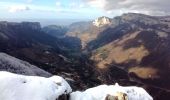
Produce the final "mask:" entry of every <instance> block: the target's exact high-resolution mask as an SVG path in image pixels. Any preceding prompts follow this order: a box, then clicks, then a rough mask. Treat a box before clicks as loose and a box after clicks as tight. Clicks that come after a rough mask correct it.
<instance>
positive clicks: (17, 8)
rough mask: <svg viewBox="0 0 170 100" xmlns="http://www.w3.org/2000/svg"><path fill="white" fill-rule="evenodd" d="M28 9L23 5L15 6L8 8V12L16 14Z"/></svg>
mask: <svg viewBox="0 0 170 100" xmlns="http://www.w3.org/2000/svg"><path fill="white" fill-rule="evenodd" d="M28 10H30V8H29V7H28V6H25V5H15V6H10V7H9V9H8V11H9V12H11V13H16V12H21V11H28Z"/></svg>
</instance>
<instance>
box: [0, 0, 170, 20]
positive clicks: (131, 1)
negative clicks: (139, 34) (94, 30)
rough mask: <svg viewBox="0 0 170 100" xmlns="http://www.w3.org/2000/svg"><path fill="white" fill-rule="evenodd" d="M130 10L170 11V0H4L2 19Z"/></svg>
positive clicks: (91, 16)
mask: <svg viewBox="0 0 170 100" xmlns="http://www.w3.org/2000/svg"><path fill="white" fill-rule="evenodd" d="M128 12H134V13H143V14H149V15H169V14H170V0H0V18H1V19H7V18H13V19H15V18H21V19H94V18H97V17H100V16H108V17H114V16H118V15H121V14H123V13H128Z"/></svg>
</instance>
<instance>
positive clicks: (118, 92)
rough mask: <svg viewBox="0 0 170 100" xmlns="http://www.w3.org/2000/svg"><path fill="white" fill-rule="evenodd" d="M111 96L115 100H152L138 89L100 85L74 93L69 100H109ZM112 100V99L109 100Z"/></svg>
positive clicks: (143, 91) (141, 89)
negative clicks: (108, 97)
mask: <svg viewBox="0 0 170 100" xmlns="http://www.w3.org/2000/svg"><path fill="white" fill-rule="evenodd" d="M109 95H111V96H112V97H113V98H117V99H115V100H153V98H152V97H151V96H150V95H149V94H148V93H147V92H146V91H145V90H144V89H143V88H140V87H134V86H130V87H122V86H119V85H118V84H116V85H100V86H97V87H94V88H90V89H87V90H86V91H84V92H80V91H76V92H73V93H71V94H70V100H110V99H106V97H107V96H109ZM111 100H114V99H111Z"/></svg>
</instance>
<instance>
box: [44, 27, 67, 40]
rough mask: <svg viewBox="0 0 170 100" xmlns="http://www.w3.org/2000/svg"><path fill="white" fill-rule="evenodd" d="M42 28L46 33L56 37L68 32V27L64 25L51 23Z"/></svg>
mask: <svg viewBox="0 0 170 100" xmlns="http://www.w3.org/2000/svg"><path fill="white" fill-rule="evenodd" d="M42 30H43V31H44V32H45V33H47V34H49V35H52V36H54V37H63V36H64V35H65V34H66V32H67V30H68V28H67V27H64V26H57V25H49V26H45V27H43V28H42Z"/></svg>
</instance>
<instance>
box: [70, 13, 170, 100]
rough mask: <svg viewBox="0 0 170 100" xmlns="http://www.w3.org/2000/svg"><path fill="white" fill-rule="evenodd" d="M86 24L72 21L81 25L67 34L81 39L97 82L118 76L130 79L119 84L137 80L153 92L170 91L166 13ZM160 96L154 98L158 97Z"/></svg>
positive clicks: (169, 30) (169, 28)
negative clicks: (164, 14) (163, 14)
mask: <svg viewBox="0 0 170 100" xmlns="http://www.w3.org/2000/svg"><path fill="white" fill-rule="evenodd" d="M103 20H105V21H103ZM106 20H107V21H106ZM104 22H107V23H108V24H103V23H104ZM86 23H88V24H86ZM86 23H83V22H80V23H74V24H73V25H72V27H74V26H81V27H74V29H73V28H72V30H69V32H68V33H67V34H68V35H70V34H71V35H72V34H73V35H72V36H75V37H78V38H80V40H81V41H82V44H83V45H84V46H82V47H83V48H82V49H83V53H84V54H86V55H88V57H89V58H90V60H91V61H92V62H93V64H94V65H93V66H94V69H95V72H96V73H98V75H97V76H98V79H99V80H100V81H102V82H104V83H107V82H108V83H110V82H111V83H112V82H113V81H115V80H116V81H120V79H121V78H122V80H128V79H129V80H128V82H126V81H124V82H122V83H121V84H123V83H127V84H128V83H129V81H130V84H133V82H137V83H138V84H140V85H143V86H144V87H148V88H149V90H150V91H152V93H155V92H153V91H162V92H160V93H158V92H157V93H156V94H153V95H160V97H164V98H167V95H168V94H169V90H170V87H169V84H170V78H169V77H167V76H168V75H169V71H170V65H169V63H170V61H169V59H170V53H169V51H170V37H169V36H170V35H169V34H170V17H169V16H149V15H144V14H137V13H126V14H123V15H121V16H117V17H114V18H107V17H99V18H97V19H96V20H94V21H90V22H86ZM94 23H96V24H94ZM100 23H102V25H101V26H99V24H100ZM84 27H86V28H84ZM81 29H82V30H83V31H81ZM116 70H118V71H116ZM118 73H119V74H118ZM120 73H121V74H120ZM118 76H119V78H116V77H118ZM120 76H123V77H120ZM131 82H132V83H131ZM127 84H125V85H127ZM155 89H156V90H155ZM160 97H154V99H156V100H157V99H158V100H160ZM161 100H162V99H161Z"/></svg>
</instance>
